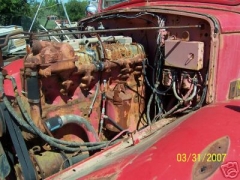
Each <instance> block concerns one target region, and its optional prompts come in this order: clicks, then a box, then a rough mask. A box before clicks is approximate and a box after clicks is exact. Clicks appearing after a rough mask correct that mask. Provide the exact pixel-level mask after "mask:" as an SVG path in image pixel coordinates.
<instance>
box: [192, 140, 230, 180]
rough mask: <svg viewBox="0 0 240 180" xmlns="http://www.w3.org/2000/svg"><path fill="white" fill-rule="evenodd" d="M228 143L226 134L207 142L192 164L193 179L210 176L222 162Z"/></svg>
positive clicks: (198, 179) (197, 179)
mask: <svg viewBox="0 0 240 180" xmlns="http://www.w3.org/2000/svg"><path fill="white" fill-rule="evenodd" d="M229 145H230V139H229V137H228V136H226V137H222V138H220V139H218V140H216V141H214V142H212V143H211V144H209V145H208V146H207V147H206V148H205V149H204V150H203V151H202V152H201V153H200V154H199V155H198V157H197V158H198V160H197V161H196V163H195V164H194V166H193V170H192V174H193V176H192V178H193V180H201V179H206V178H208V177H209V176H211V175H212V174H213V173H214V172H215V171H216V170H217V169H218V168H219V167H220V165H221V164H222V163H223V159H225V157H226V155H227V153H228V149H229Z"/></svg>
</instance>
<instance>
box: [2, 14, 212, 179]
mask: <svg viewBox="0 0 240 180" xmlns="http://www.w3.org/2000/svg"><path fill="white" fill-rule="evenodd" d="M78 30H79V32H80V33H79V34H78V37H79V38H78V39H72V40H65V41H64V42H61V43H58V42H50V41H40V40H33V41H32V42H31V52H30V53H29V54H27V55H26V56H25V57H24V62H23V67H22V68H20V69H19V72H16V73H15V74H14V75H9V73H8V72H9V71H10V70H9V69H8V66H6V68H5V69H6V72H5V73H2V74H1V88H2V89H3V91H4V90H5V93H6V96H3V98H2V99H3V102H4V103H5V106H6V107H5V109H7V111H9V112H10V115H11V118H12V119H14V120H15V121H16V124H18V125H17V126H18V127H19V130H20V132H21V133H20V134H21V135H22V136H23V139H24V142H25V144H22V146H26V150H27V151H28V152H29V154H30V162H31V163H32V165H33V169H34V173H35V176H36V177H37V179H44V178H47V177H49V176H51V175H53V174H55V173H58V172H59V171H61V170H63V169H65V168H67V167H70V166H71V165H73V164H75V163H78V162H81V161H82V160H85V159H86V158H88V157H90V156H92V155H94V154H95V153H96V152H99V151H101V150H102V149H105V148H106V147H108V146H111V145H114V144H116V143H120V142H121V140H122V139H124V138H126V137H129V136H131V134H132V133H134V132H136V131H140V130H142V129H144V128H146V127H148V126H152V125H153V124H154V123H155V122H157V121H163V120H167V123H165V125H167V124H169V123H171V122H173V121H175V120H177V119H178V118H179V117H181V116H183V115H186V114H188V113H189V112H192V111H195V110H197V109H199V108H201V107H202V106H204V105H205V104H208V103H211V100H209V98H207V97H208V96H210V95H209V92H208V81H209V79H208V78H209V76H208V71H209V64H210V56H211V55H210V52H211V51H210V50H211V48H210V47H211V38H212V36H213V33H212V30H211V26H210V24H209V22H208V21H207V20H205V19H204V18H200V17H193V16H191V17H190V16H186V15H178V14H169V13H168V14H167V13H161V14H160V13H155V12H150V11H149V12H147V11H139V12H138V11H136V12H134V11H133V12H117V13H106V14H104V15H101V16H97V15H96V16H94V17H91V18H87V19H83V20H81V21H79V29H78ZM6 89H12V90H13V92H14V93H12V94H11V93H8V92H10V91H7V92H6ZM2 111H3V110H2ZM2 113H3V114H4V113H5V112H2ZM2 123H3V122H2ZM2 126H3V127H4V126H7V127H9V125H8V124H6V125H4V123H3V125H2ZM1 131H2V133H1V135H2V134H4V133H5V130H4V128H3V129H2V130H1ZM6 136H9V134H8V135H6ZM10 136H11V135H10ZM0 137H1V136H0ZM8 146H11V144H9V145H8ZM22 146H20V149H21V148H24V147H22ZM15 148H16V147H15ZM8 151H9V154H12V155H14V153H16V152H15V151H12V150H8ZM16 154H17V153H16ZM12 161H13V162H12V164H13V166H14V169H15V172H16V176H17V178H19V179H22V178H23V177H25V174H24V171H25V170H24V167H23V165H22V164H21V162H19V160H18V159H17V158H16V157H15V158H13V160H12Z"/></svg>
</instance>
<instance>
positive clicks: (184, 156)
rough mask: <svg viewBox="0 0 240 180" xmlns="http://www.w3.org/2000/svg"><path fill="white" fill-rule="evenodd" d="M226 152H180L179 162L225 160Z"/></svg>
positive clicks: (178, 155)
mask: <svg viewBox="0 0 240 180" xmlns="http://www.w3.org/2000/svg"><path fill="white" fill-rule="evenodd" d="M226 155H227V154H226V153H206V154H198V153H178V154H177V156H176V158H177V162H223V161H224V160H225V158H226Z"/></svg>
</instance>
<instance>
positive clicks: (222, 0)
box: [130, 0, 240, 5]
mask: <svg viewBox="0 0 240 180" xmlns="http://www.w3.org/2000/svg"><path fill="white" fill-rule="evenodd" d="M130 1H131V0H130ZM139 1H141V2H146V0H139ZM150 1H158V0H148V2H150ZM169 1H176V0H169ZM176 2H198V3H210V4H221V5H239V4H240V0H180V1H176Z"/></svg>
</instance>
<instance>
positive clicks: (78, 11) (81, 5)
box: [65, 0, 88, 21]
mask: <svg viewBox="0 0 240 180" xmlns="http://www.w3.org/2000/svg"><path fill="white" fill-rule="evenodd" d="M87 5H88V1H78V0H69V1H68V3H66V4H65V7H66V10H67V13H68V16H69V18H70V20H71V21H78V20H80V19H82V18H83V17H84V16H85V8H86V6H87Z"/></svg>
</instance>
